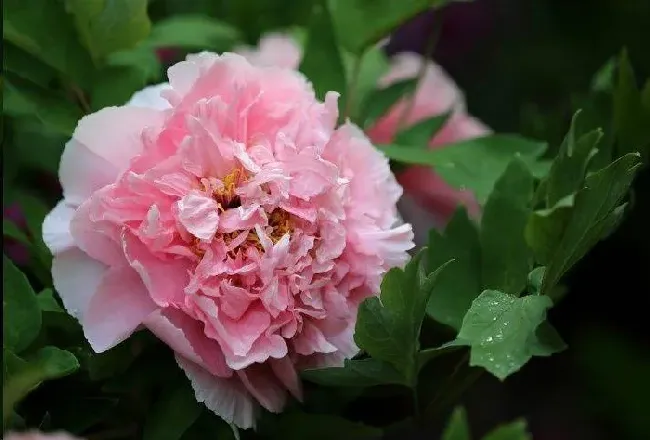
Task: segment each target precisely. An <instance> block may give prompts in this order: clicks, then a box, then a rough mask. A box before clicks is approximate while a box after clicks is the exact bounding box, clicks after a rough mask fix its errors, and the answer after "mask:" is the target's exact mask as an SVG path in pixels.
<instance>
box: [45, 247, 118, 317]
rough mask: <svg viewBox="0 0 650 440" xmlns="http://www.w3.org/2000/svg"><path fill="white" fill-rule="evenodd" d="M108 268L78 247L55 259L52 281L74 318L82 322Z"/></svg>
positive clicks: (56, 256)
mask: <svg viewBox="0 0 650 440" xmlns="http://www.w3.org/2000/svg"><path fill="white" fill-rule="evenodd" d="M107 269H108V267H107V266H105V265H103V264H102V263H100V262H99V261H97V260H93V259H92V258H90V257H89V256H88V255H87V254H86V253H84V252H83V251H82V250H81V249H79V248H72V249H69V250H67V251H65V252H62V253H60V254H58V255H55V256H54V259H53V260H52V280H53V281H54V287H55V288H56V291H57V292H59V295H60V296H61V300H62V301H63V305H64V307H65V308H66V310H67V311H68V313H70V314H71V315H72V316H74V317H75V318H77V319H78V320H82V319H83V316H84V314H85V313H86V310H87V309H88V304H89V303H90V300H91V299H92V297H93V295H94V294H95V292H96V291H97V286H99V283H100V282H101V280H102V277H103V276H104V273H105V272H106V270H107Z"/></svg>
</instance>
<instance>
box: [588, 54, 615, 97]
mask: <svg viewBox="0 0 650 440" xmlns="http://www.w3.org/2000/svg"><path fill="white" fill-rule="evenodd" d="M615 73H616V58H610V59H609V60H607V62H606V63H605V64H603V65H602V67H601V68H600V69H598V71H597V72H596V73H595V74H594V76H593V78H592V79H591V90H594V91H597V92H606V91H610V90H611V88H612V86H613V84H614V74H615Z"/></svg>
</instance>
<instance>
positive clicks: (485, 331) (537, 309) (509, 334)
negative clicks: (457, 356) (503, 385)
mask: <svg viewBox="0 0 650 440" xmlns="http://www.w3.org/2000/svg"><path fill="white" fill-rule="evenodd" d="M551 306H552V301H551V300H550V298H549V297H547V296H538V295H529V296H524V297H521V298H518V297H516V296H514V295H508V294H507V293H504V292H499V291H497V290H486V291H484V292H483V293H481V295H479V297H478V298H476V299H475V300H474V302H473V303H472V306H471V307H470V309H469V311H468V312H467V315H465V319H463V325H462V327H461V329H460V332H458V337H457V340H458V342H459V343H462V344H463V345H467V346H469V347H471V351H470V360H469V364H470V366H479V367H483V368H485V369H486V370H488V371H489V372H490V373H492V374H493V375H494V376H496V377H497V378H499V379H500V380H504V379H505V378H506V377H508V376H509V375H511V374H513V373H515V372H516V371H518V370H519V369H520V368H521V367H522V366H523V365H524V364H525V363H526V362H528V361H529V360H530V359H531V358H532V357H533V355H534V354H536V353H537V352H538V351H540V350H538V349H537V348H536V347H535V344H534V342H535V340H536V339H537V337H536V331H537V328H538V327H539V325H540V324H541V323H542V322H543V321H544V320H545V318H546V310H547V309H548V308H550V307H551Z"/></svg>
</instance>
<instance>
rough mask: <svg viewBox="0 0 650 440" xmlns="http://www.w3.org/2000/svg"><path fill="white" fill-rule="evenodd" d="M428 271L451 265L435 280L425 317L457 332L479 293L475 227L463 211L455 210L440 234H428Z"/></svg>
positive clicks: (479, 260) (478, 256) (478, 263)
mask: <svg viewBox="0 0 650 440" xmlns="http://www.w3.org/2000/svg"><path fill="white" fill-rule="evenodd" d="M428 257H429V259H428V262H429V268H430V269H433V268H435V267H438V266H439V265H441V264H442V263H444V262H445V261H448V260H449V259H452V258H453V259H454V264H452V265H450V266H449V267H447V269H446V270H444V271H443V272H442V273H441V274H440V276H439V277H438V284H437V286H436V288H435V290H434V291H433V293H432V294H431V299H430V300H429V303H428V305H427V313H428V314H429V316H431V317H432V318H433V319H435V320H436V321H438V322H440V323H442V324H446V325H449V326H451V327H453V328H454V329H456V330H458V329H459V328H460V325H461V324H462V322H463V317H464V316H465V313H466V312H467V310H468V309H469V306H470V305H471V304H472V301H473V300H474V298H476V297H477V296H478V294H479V293H481V247H480V242H479V234H478V229H477V228H476V225H475V224H474V223H473V222H472V221H471V220H470V219H469V217H468V216H467V211H466V210H465V208H462V207H461V208H458V209H457V210H456V212H455V213H454V215H453V217H452V218H451V220H450V221H449V223H447V226H446V228H445V231H444V234H441V233H440V232H438V231H437V230H436V229H431V231H430V232H429V255H428Z"/></svg>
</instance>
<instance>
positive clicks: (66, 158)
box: [59, 138, 119, 205]
mask: <svg viewBox="0 0 650 440" xmlns="http://www.w3.org/2000/svg"><path fill="white" fill-rule="evenodd" d="M118 174H119V169H118V168H117V167H116V166H115V165H113V164H111V163H110V162H108V161H107V160H106V159H104V158H102V157H100V156H98V155H97V154H95V153H93V152H92V151H90V150H89V149H88V148H86V147H85V146H84V145H82V144H81V143H79V141H77V140H76V139H74V138H73V139H71V140H70V141H69V142H68V143H67V144H66V145H65V149H64V150H63V154H62V155H61V165H60V166H59V181H60V182H61V187H62V188H63V196H64V198H65V200H66V201H67V202H68V203H69V204H71V205H80V204H82V203H83V202H84V201H85V200H86V199H88V198H89V197H90V196H91V195H92V194H93V193H94V192H95V191H97V190H98V189H100V188H103V187H104V186H106V185H110V184H111V183H113V182H115V180H116V179H117V177H118Z"/></svg>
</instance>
